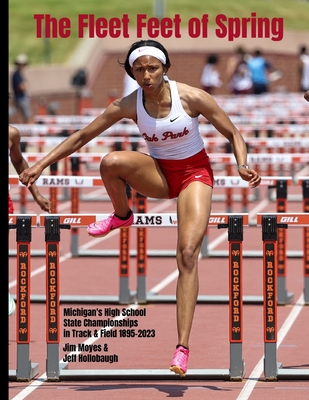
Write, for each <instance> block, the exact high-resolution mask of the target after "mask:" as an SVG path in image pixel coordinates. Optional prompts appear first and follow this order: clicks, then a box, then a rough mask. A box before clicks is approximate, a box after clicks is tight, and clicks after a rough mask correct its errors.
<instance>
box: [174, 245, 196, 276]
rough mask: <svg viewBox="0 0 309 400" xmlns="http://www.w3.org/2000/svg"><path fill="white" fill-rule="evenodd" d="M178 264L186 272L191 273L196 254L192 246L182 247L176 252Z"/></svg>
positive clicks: (194, 265)
mask: <svg viewBox="0 0 309 400" xmlns="http://www.w3.org/2000/svg"><path fill="white" fill-rule="evenodd" d="M177 260H178V264H179V265H181V266H182V268H184V269H185V270H186V271H187V272H191V271H192V270H193V269H194V268H195V267H196V265H197V260H198V252H197V250H196V249H194V248H193V247H192V246H184V247H183V248H181V249H178V251H177Z"/></svg>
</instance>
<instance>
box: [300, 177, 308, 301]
mask: <svg viewBox="0 0 309 400" xmlns="http://www.w3.org/2000/svg"><path fill="white" fill-rule="evenodd" d="M298 183H299V184H301V185H302V189H303V212H307V213H309V177H299V178H298ZM303 236H304V238H303V243H304V249H305V250H304V258H303V260H304V277H305V292H304V297H305V303H306V304H309V226H305V227H304V233H303Z"/></svg>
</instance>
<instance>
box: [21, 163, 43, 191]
mask: <svg viewBox="0 0 309 400" xmlns="http://www.w3.org/2000/svg"><path fill="white" fill-rule="evenodd" d="M41 173H42V170H41V168H40V167H39V166H37V165H36V164H35V165H33V166H32V167H30V168H27V169H25V170H24V171H23V172H22V173H21V174H20V175H19V180H20V182H21V183H22V184H24V185H25V186H27V187H28V188H29V187H30V186H31V185H33V183H34V182H35V181H36V180H37V179H38V177H39V176H40V175H41Z"/></svg>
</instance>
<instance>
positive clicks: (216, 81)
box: [200, 54, 222, 94]
mask: <svg viewBox="0 0 309 400" xmlns="http://www.w3.org/2000/svg"><path fill="white" fill-rule="evenodd" d="M218 62H219V59H218V56H217V55H216V54H211V55H210V56H209V57H207V59H206V63H205V66H204V68H203V71H202V74H201V79H200V82H201V85H202V88H203V89H204V90H205V92H208V93H210V94H213V93H214V92H215V89H216V88H218V87H221V86H222V81H221V79H220V75H219V72H218V68H217V64H218Z"/></svg>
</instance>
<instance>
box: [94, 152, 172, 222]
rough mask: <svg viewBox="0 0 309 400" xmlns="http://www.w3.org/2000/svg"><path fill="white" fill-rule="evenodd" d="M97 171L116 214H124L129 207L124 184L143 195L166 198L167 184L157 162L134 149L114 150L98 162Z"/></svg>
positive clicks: (122, 215)
mask: <svg viewBox="0 0 309 400" xmlns="http://www.w3.org/2000/svg"><path fill="white" fill-rule="evenodd" d="M100 173H101V177H102V180H103V183H104V186H105V188H106V191H107V193H108V195H109V197H110V199H111V202H112V204H113V207H114V211H115V213H116V215H118V216H119V217H125V216H126V215H127V214H128V212H129V210H130V208H129V205H128V200H127V195H126V183H128V184H129V185H130V186H131V187H132V188H133V189H134V190H136V192H138V193H140V194H143V195H144V196H146V197H153V198H157V199H167V198H168V185H167V182H166V179H165V177H164V175H163V174H162V172H161V170H160V167H159V165H158V164H157V162H156V161H155V160H154V159H153V158H152V157H150V156H149V155H147V154H144V153H139V152H137V151H114V152H111V153H109V154H107V155H106V156H105V157H104V158H103V159H102V161H101V166H100Z"/></svg>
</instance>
